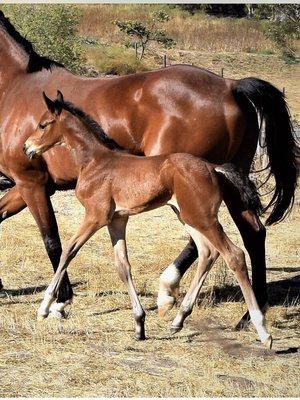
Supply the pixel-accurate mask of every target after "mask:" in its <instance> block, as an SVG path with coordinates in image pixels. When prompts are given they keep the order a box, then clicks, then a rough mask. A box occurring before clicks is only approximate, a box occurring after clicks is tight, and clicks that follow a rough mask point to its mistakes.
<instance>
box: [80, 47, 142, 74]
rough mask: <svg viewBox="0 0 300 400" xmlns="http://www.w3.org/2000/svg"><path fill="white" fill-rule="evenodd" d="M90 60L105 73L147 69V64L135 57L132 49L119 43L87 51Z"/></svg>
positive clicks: (129, 72) (130, 72)
mask: <svg viewBox="0 0 300 400" xmlns="http://www.w3.org/2000/svg"><path fill="white" fill-rule="evenodd" d="M87 56H88V58H89V61H90V62H91V63H92V64H94V66H95V67H96V68H97V69H98V70H99V71H100V72H103V73H105V74H113V75H124V74H132V73H134V72H137V71H143V70H145V69H146V66H145V64H144V63H143V62H142V61H141V60H139V59H138V58H136V57H135V54H134V52H133V51H132V49H126V48H124V47H120V46H118V45H112V46H101V47H98V48H92V49H90V50H88V51H87Z"/></svg>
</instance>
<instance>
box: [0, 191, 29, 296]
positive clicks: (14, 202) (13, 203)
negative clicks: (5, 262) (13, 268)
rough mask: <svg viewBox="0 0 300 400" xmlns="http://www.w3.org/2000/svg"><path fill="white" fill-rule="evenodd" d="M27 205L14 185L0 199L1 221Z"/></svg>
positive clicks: (0, 286)
mask: <svg viewBox="0 0 300 400" xmlns="http://www.w3.org/2000/svg"><path fill="white" fill-rule="evenodd" d="M25 207H26V203H25V201H24V200H23V198H22V197H21V195H20V193H19V191H18V188H17V187H16V186H14V187H13V188H11V189H10V190H9V191H8V192H6V193H5V194H4V195H3V196H2V198H1V199H0V223H1V222H3V221H5V220H6V219H8V218H9V217H12V216H13V215H15V214H18V213H19V212H20V211H22V210H23V209H24V208H25ZM1 289H3V285H2V282H1V279H0V290H1Z"/></svg>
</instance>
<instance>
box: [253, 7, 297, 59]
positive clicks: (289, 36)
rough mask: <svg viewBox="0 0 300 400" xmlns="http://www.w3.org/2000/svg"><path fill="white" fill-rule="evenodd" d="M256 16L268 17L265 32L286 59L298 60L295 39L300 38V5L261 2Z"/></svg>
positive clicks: (256, 10)
mask: <svg viewBox="0 0 300 400" xmlns="http://www.w3.org/2000/svg"><path fill="white" fill-rule="evenodd" d="M255 15H256V17H258V18H260V19H266V20H267V22H266V25H265V32H266V35H267V36H268V37H269V38H270V39H272V40H273V41H274V42H275V43H276V45H277V46H278V48H279V49H280V50H281V52H282V55H283V58H284V59H285V60H286V61H296V55H295V48H294V41H295V40H299V38H300V5H297V4H260V5H257V6H256V9H255Z"/></svg>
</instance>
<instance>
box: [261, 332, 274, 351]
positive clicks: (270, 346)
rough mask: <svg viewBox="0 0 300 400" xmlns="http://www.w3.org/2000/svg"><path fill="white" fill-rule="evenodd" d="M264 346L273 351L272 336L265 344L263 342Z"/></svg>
mask: <svg viewBox="0 0 300 400" xmlns="http://www.w3.org/2000/svg"><path fill="white" fill-rule="evenodd" d="M262 344H263V345H264V346H265V347H266V348H267V349H269V350H271V349H272V345H273V338H272V336H271V335H269V336H268V337H267V339H266V340H265V341H264V342H262Z"/></svg>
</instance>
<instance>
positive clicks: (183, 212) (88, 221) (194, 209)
mask: <svg viewBox="0 0 300 400" xmlns="http://www.w3.org/2000/svg"><path fill="white" fill-rule="evenodd" d="M44 99H45V102H46V105H47V108H48V110H47V111H46V112H45V113H44V114H43V116H42V118H41V120H40V121H39V124H38V126H37V129H36V130H35V132H33V133H32V135H30V137H29V138H28V139H27V140H26V142H25V144H24V152H25V154H26V155H27V156H28V157H29V158H30V159H32V158H34V157H36V156H40V155H42V154H43V153H44V152H45V151H47V150H48V149H50V148H52V147H53V146H56V145H65V146H67V147H68V148H69V149H70V150H71V151H72V154H73V157H74V160H75V162H76V164H77V165H78V169H79V174H78V179H77V184H76V190H75V193H76V196H77V198H78V200H79V201H80V202H81V203H82V205H83V206H84V208H85V216H84V220H83V222H82V223H81V225H80V227H79V229H78V231H77V233H76V234H75V235H74V236H73V237H72V239H71V240H70V241H69V243H68V245H67V246H66V247H65V248H64V251H63V253H62V256H61V259H60V263H59V266H58V268H57V271H56V272H55V274H54V276H53V279H52V281H51V283H50V285H49V287H48V289H47V290H46V293H45V296H44V300H43V302H42V304H41V306H40V308H39V312H38V315H39V317H40V318H42V319H44V318H46V317H47V316H48V315H49V311H50V307H51V304H52V303H53V302H54V300H55V298H56V296H57V293H58V290H59V287H60V285H61V282H62V278H63V276H64V274H65V272H66V270H67V268H68V265H69V264H70V262H71V261H72V259H73V258H74V257H75V256H76V254H77V253H78V251H79V250H80V248H81V247H82V246H83V245H84V244H85V243H86V242H87V241H88V240H89V239H90V238H91V237H92V236H93V235H94V234H95V233H96V232H97V231H98V230H99V229H101V228H102V227H104V226H107V227H108V230H109V234H110V238H111V242H112V245H113V247H114V253H115V264H116V267H117V271H118V273H119V276H120V278H121V280H122V281H123V282H124V283H125V284H126V286H127V288H128V291H129V295H130V298H131V302H132V309H133V315H134V319H135V322H136V330H135V337H136V339H137V340H144V339H145V317H146V315H145V311H144V310H143V307H142V305H141V303H140V301H139V298H138V295H137V293H136V290H135V287H134V283H133V279H132V276H131V266H130V263H129V260H128V255H127V246H126V225H127V222H128V218H129V216H130V215H135V214H140V213H142V212H145V211H149V210H153V209H155V208H158V207H161V206H163V205H166V204H169V205H171V207H172V208H173V209H174V210H175V211H176V213H177V215H178V217H179V219H180V220H181V221H182V223H183V224H184V225H185V227H186V229H187V231H188V232H189V233H190V235H191V237H192V238H193V240H194V242H195V243H196V246H197V250H198V254H199V261H198V270H197V272H196V275H195V278H194V280H193V283H192V285H191V288H190V290H189V291H188V293H187V294H186V297H185V299H184V300H183V303H182V304H181V307H180V310H179V312H178V314H177V316H176V318H175V319H174V321H173V322H172V325H171V331H172V332H173V333H176V332H178V331H180V330H181V329H182V327H183V323H184V320H185V319H186V317H187V316H188V315H189V314H190V313H191V312H192V308H193V305H194V302H195V300H196V298H197V296H198V294H199V291H200V289H201V286H202V284H203V282H204V279H205V277H206V275H207V274H208V271H209V269H210V267H211V266H212V265H213V263H214V261H215V259H216V258H217V257H218V255H219V254H221V256H222V257H223V258H224V260H225V262H226V264H227V266H228V267H229V268H230V269H231V270H233V271H234V273H235V275H236V278H237V281H238V283H239V284H240V286H241V289H242V292H243V294H244V297H245V301H246V304H247V306H248V309H249V313H250V316H251V321H252V322H253V324H254V326H255V328H256V330H257V333H258V335H259V338H260V340H261V342H262V343H263V344H265V345H266V346H267V347H268V348H271V346H272V337H271V335H270V334H269V333H268V331H267V330H266V327H265V323H264V316H263V313H262V312H261V310H260V308H259V306H258V304H257V301H256V298H255V294H254V292H253V289H252V287H251V284H250V281H249V277H248V271H247V266H246V261H245V255H244V252H243V251H242V250H241V249H240V248H238V247H236V246H235V245H234V244H233V243H232V242H231V240H230V239H229V237H228V236H227V235H226V233H225V232H224V231H223V228H222V226H221V224H220V222H219V221H218V211H219V207H220V205H221V202H222V199H223V189H224V185H226V186H228V185H229V186H231V187H233V188H234V189H235V196H236V197H237V198H238V199H240V201H241V203H242V204H244V206H245V208H247V209H249V210H251V211H252V213H253V215H256V214H257V213H258V212H259V211H260V208H261V204H260V200H259V197H258V195H257V193H256V190H255V186H254V185H253V183H252V182H251V181H249V179H248V178H247V176H245V175H243V174H241V173H239V171H237V170H236V167H234V166H233V165H231V164H225V165H221V166H217V165H214V164H211V163H208V162H207V161H205V160H203V159H200V158H198V157H195V156H192V155H191V154H186V153H175V154H169V155H159V156H152V157H138V156H135V155H132V154H124V153H121V152H120V146H119V145H118V144H117V143H116V142H115V141H114V140H112V139H111V138H109V137H108V136H107V135H106V134H105V132H104V131H103V129H102V128H101V126H100V125H99V124H98V123H97V122H96V121H95V120H93V119H92V118H91V117H90V116H89V115H87V114H86V113H85V112H84V111H83V110H81V109H79V108H77V107H76V106H75V105H74V104H72V103H70V102H65V101H64V99H63V95H62V93H61V92H60V91H58V92H57V97H56V99H55V101H52V100H51V99H49V98H48V97H47V96H46V95H45V94H44ZM219 174H220V175H221V177H219ZM224 180H225V182H224ZM203 244H205V247H204V248H203ZM203 256H204V257H203ZM203 258H204V262H203ZM207 259H209V263H207Z"/></svg>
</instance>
